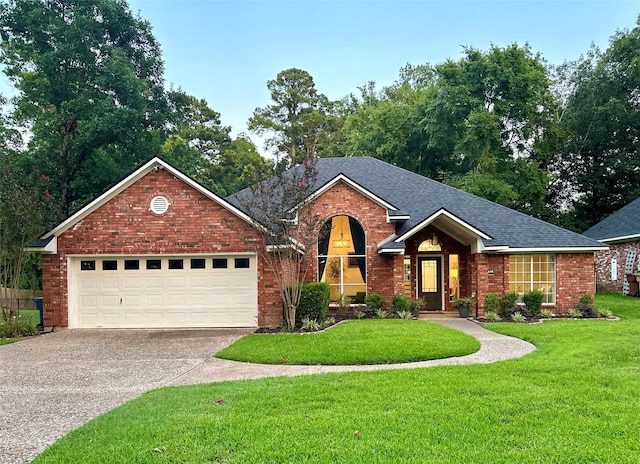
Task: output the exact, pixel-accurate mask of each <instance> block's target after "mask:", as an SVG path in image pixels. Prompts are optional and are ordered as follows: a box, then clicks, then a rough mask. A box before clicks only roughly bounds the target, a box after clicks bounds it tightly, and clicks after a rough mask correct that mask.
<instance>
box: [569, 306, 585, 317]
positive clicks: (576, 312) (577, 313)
mask: <svg viewBox="0 0 640 464" xmlns="http://www.w3.org/2000/svg"><path fill="white" fill-rule="evenodd" d="M569 314H570V315H571V317H575V318H576V319H580V318H582V317H583V316H584V314H582V311H580V310H579V309H577V308H576V309H572V310H571V311H570V313H569Z"/></svg>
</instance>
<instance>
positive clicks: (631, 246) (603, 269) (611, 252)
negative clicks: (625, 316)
mask: <svg viewBox="0 0 640 464" xmlns="http://www.w3.org/2000/svg"><path fill="white" fill-rule="evenodd" d="M631 250H636V252H637V253H636V259H635V262H634V264H633V269H634V270H637V269H638V266H640V240H636V241H633V242H625V243H614V244H611V245H609V249H608V250H605V251H598V252H596V256H595V263H596V286H597V289H598V291H599V292H618V293H620V292H622V284H623V283H624V281H625V277H626V276H625V274H624V265H625V263H626V262H627V254H628V253H629V251H631ZM613 258H616V260H617V262H618V272H617V276H618V278H617V280H611V260H612V259H613Z"/></svg>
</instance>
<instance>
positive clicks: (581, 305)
mask: <svg viewBox="0 0 640 464" xmlns="http://www.w3.org/2000/svg"><path fill="white" fill-rule="evenodd" d="M575 309H576V310H577V311H579V312H580V313H581V314H582V316H581V317H597V313H596V310H595V307H594V306H593V297H592V296H591V295H589V294H588V293H586V294H584V295H582V296H581V297H580V299H579V300H578V302H577V303H576V306H575Z"/></svg>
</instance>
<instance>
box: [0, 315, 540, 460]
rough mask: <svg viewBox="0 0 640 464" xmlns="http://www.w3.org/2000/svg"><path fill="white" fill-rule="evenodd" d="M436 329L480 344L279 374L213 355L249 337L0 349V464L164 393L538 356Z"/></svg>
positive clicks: (110, 338) (71, 339)
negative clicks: (171, 388)
mask: <svg viewBox="0 0 640 464" xmlns="http://www.w3.org/2000/svg"><path fill="white" fill-rule="evenodd" d="M429 320H431V321H432V322H437V323H439V324H442V325H445V326H447V327H451V328H453V329H457V330H460V331H462V332H465V333H467V334H469V335H472V336H474V337H476V338H477V339H478V340H479V341H480V343H481V348H480V350H479V351H478V352H476V353H474V354H471V355H468V356H461V357H458V358H448V359H440V360H434V361H423V362H415V363H407V364H386V365H373V366H274V365H260V364H249V363H240V362H235V361H225V360H221V359H216V358H212V357H211V355H212V354H214V353H216V352H217V351H219V350H221V349H222V348H224V347H226V346H228V345H230V344H231V343H233V342H234V341H236V340H237V339H238V338H240V337H242V336H244V335H246V334H248V333H251V332H252V330H225V329H218V330H164V331H162V330H119V331H118V330H62V331H59V332H55V333H50V334H45V335H42V336H39V337H34V338H32V339H28V340H25V341H22V342H20V343H13V344H10V345H5V346H2V347H0V464H10V463H11V464H15V463H25V462H29V461H31V460H32V459H33V458H35V457H36V456H37V455H38V454H40V453H41V452H42V451H44V450H45V449H46V448H47V447H48V446H49V445H50V444H52V443H53V442H54V441H56V440H57V439H59V438H60V437H62V436H64V435H65V434H67V433H68V432H70V431H71V430H73V429H75V428H77V427H80V426H81V425H83V424H85V423H86V422H88V421H89V420H91V419H92V418H94V417H96V416H98V415H100V414H102V413H105V412H107V411H109V410H110V409H113V408H115V407H117V406H119V405H121V404H123V403H125V402H126V401H129V400H131V399H133V398H136V397H137V396H139V395H141V394H142V393H144V392H145V391H148V390H151V389H154V388H158V387H162V386H166V385H191V384H197V383H208V382H219V381H224V380H238V379H254V378H260V377H275V376H295V375H305V374H316V373H324V372H346V371H373V370H380V369H412V368H423V367H431V366H442V365H461V364H474V363H475V364H484V363H492V362H496V361H502V360H506V359H511V358H517V357H520V356H524V355H525V354H527V353H530V352H531V351H533V350H535V347H534V346H533V345H532V344H530V343H527V342H525V341H522V340H519V339H516V338H511V337H506V336H504V335H499V334H496V333H493V332H491V331H489V330H486V329H484V328H482V327H481V326H479V325H478V324H476V323H474V322H471V321H468V320H465V319H458V318H456V319H452V318H449V317H444V318H441V319H432V317H429Z"/></svg>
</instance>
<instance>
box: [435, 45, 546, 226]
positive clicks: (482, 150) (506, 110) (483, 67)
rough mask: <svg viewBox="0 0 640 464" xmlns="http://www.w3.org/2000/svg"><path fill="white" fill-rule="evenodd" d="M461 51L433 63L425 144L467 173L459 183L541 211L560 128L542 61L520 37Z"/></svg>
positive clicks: (449, 170) (451, 169)
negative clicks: (500, 44)
mask: <svg viewBox="0 0 640 464" xmlns="http://www.w3.org/2000/svg"><path fill="white" fill-rule="evenodd" d="M464 54H465V56H464V58H462V59H461V60H459V61H452V60H448V61H446V62H444V63H442V64H439V65H437V66H435V71H436V76H437V77H436V88H437V91H436V94H435V97H434V98H433V99H432V100H431V102H430V103H429V107H428V109H427V112H426V116H425V118H424V120H423V127H424V130H425V132H426V133H427V137H428V142H427V150H428V152H433V153H437V154H438V156H440V157H441V159H442V161H441V165H442V166H444V170H445V173H446V174H448V175H452V176H467V177H468V179H467V182H465V183H463V185H473V186H474V188H479V189H480V191H486V190H487V189H489V190H493V191H494V193H496V196H495V198H494V199H496V200H497V201H500V202H504V204H506V205H507V206H510V207H514V208H516V209H518V210H520V211H524V212H526V213H529V214H533V215H535V216H544V215H545V205H546V202H547V190H546V187H547V185H548V183H549V179H548V177H547V174H546V168H547V166H548V164H549V160H550V158H551V155H552V154H553V152H552V149H553V147H554V145H553V143H552V138H553V137H554V136H555V134H556V133H557V131H556V125H557V122H556V116H557V111H556V110H557V105H556V101H555V99H554V97H553V95H552V94H551V92H550V80H549V77H548V73H547V68H546V66H545V64H544V62H543V60H542V58H541V57H540V56H539V55H534V54H533V53H532V52H531V50H530V48H529V47H528V46H525V47H519V46H518V45H517V44H513V45H511V46H509V47H506V48H499V47H495V46H492V47H491V49H490V50H489V51H488V52H485V53H483V52H481V51H479V50H476V49H473V48H466V49H465V50H464ZM469 173H472V174H469ZM473 173H475V174H473ZM532 177H533V179H535V182H531V178H532ZM502 183H506V184H507V185H500V184H502ZM509 186H510V188H508V187H509ZM509 190H510V191H511V192H509Z"/></svg>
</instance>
